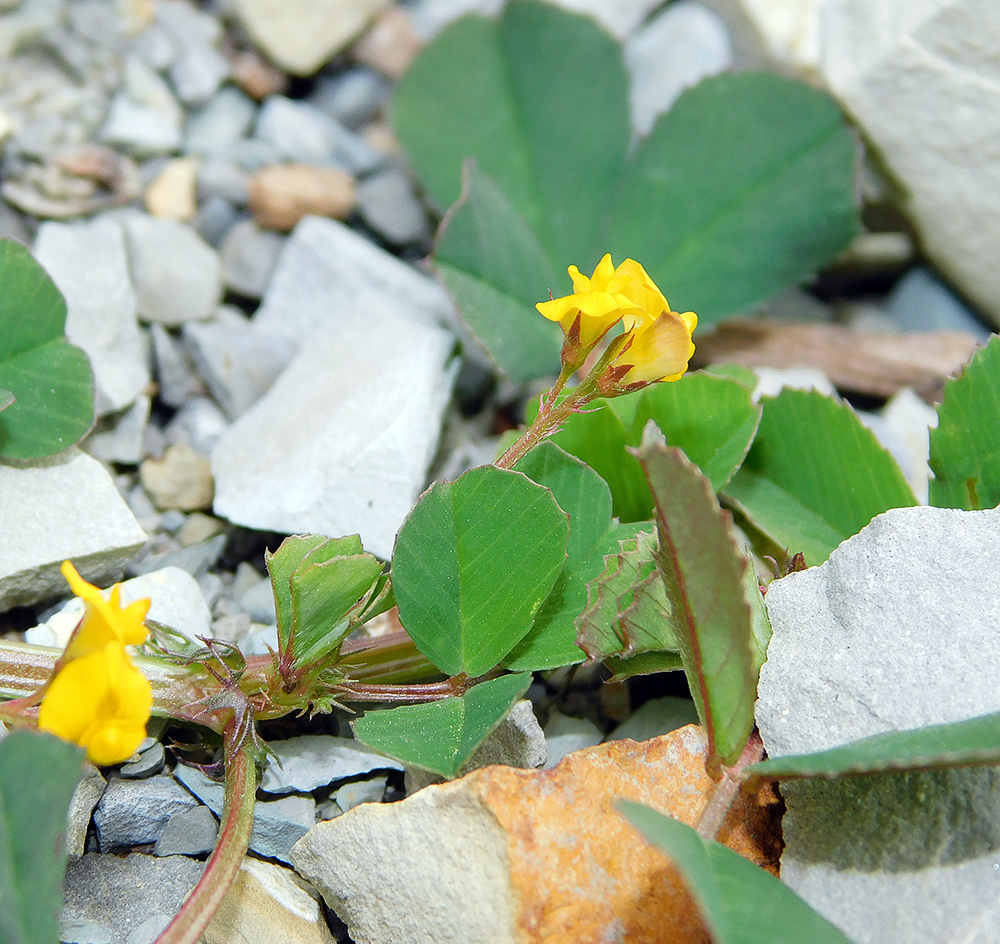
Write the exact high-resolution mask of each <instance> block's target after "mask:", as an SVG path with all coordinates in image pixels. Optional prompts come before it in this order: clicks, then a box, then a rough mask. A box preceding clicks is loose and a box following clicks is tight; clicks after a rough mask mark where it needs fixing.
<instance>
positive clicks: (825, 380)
mask: <svg viewBox="0 0 1000 944" xmlns="http://www.w3.org/2000/svg"><path fill="white" fill-rule="evenodd" d="M754 373H755V374H756V375H757V377H758V378H759V379H758V380H757V386H756V387H755V388H754V391H753V400H754V403H758V402H759V401H760V399H761V397H776V396H777V395H778V394H779V393H780V392H781V391H782V390H784V389H785V388H786V387H790V388H791V389H793V390H818V391H819V392H820V393H825V394H826V395H827V396H828V397H835V396H836V395H837V390H836V388H835V387H834V386H833V384H832V383H830V379H829V377H827V376H826V374H824V373H823V371H821V370H817V369H816V368H815V367H786V368H778V367H755V368H754Z"/></svg>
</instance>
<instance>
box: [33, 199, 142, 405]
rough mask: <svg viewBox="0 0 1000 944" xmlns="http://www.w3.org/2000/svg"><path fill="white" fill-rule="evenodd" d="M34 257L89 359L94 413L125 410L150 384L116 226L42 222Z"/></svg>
mask: <svg viewBox="0 0 1000 944" xmlns="http://www.w3.org/2000/svg"><path fill="white" fill-rule="evenodd" d="M34 256H35V258H36V259H37V260H38V262H39V263H40V264H41V265H42V266H43V267H44V268H45V271H46V272H48V274H49V275H50V276H51V277H52V281H53V282H55V283H56V286H57V287H58V288H59V291H60V292H62V294H63V297H64V298H65V299H66V307H67V315H66V337H67V338H68V339H69V340H70V341H71V342H72V343H73V344H76V345H77V346H79V347H81V348H83V350H84V351H86V352H87V356H88V357H89V358H90V364H91V367H92V368H93V370H94V382H95V385H96V404H95V405H96V409H97V412H98V414H103V413H111V412H115V411H117V410H121V409H124V408H125V407H127V406H128V405H129V404H131V403H132V402H133V401H134V400H135V399H136V397H137V396H139V394H140V393H141V392H142V391H143V390H144V389H145V387H146V385H147V384H148V383H149V365H148V351H147V347H148V346H147V342H146V338H145V336H144V335H143V333H142V331H141V330H140V329H139V324H138V322H137V321H136V310H137V302H136V296H135V292H134V290H133V288H132V281H131V278H130V276H129V270H128V260H127V255H126V250H125V238H124V235H123V233H122V230H121V228H120V227H119V226H118V225H117V224H116V223H114V222H112V221H110V220H106V219H97V220H94V221H93V222H90V223H43V224H42V225H41V226H40V227H39V229H38V235H37V237H36V239H35V246H34Z"/></svg>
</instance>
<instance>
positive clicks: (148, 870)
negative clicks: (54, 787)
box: [62, 853, 205, 944]
mask: <svg viewBox="0 0 1000 944" xmlns="http://www.w3.org/2000/svg"><path fill="white" fill-rule="evenodd" d="M204 869H205V863H204V862H196V861H195V860H194V859H189V858H187V857H186V856H169V857H167V858H163V859H158V858H155V857H153V856H148V855H139V854H136V853H133V854H132V855H129V856H125V857H124V858H122V857H120V856H116V855H95V854H93V853H88V854H87V855H85V856H84V857H83V858H82V859H77V860H76V861H73V862H70V863H69V866H68V867H67V869H66V885H65V889H66V893H65V900H64V904H63V911H62V921H63V922H64V923H65V922H74V923H76V924H78V925H79V924H83V923H84V922H86V923H90V924H93V925H96V926H98V927H106V928H109V929H110V930H111V931H112V932H113V934H114V937H112V938H110V939H109V940H111V941H114V942H116V944H122V942H125V941H127V940H128V939H129V936H130V935H131V934H132V933H133V932H134V931H136V930H137V929H138V928H139V927H140V926H141V925H143V924H145V923H146V922H147V921H150V920H151V919H152V918H153V917H156V916H161V917H163V918H166V919H167V920H169V919H171V918H173V916H174V915H175V914H177V912H178V911H179V910H180V907H181V905H182V904H183V903H184V899H185V898H187V896H188V894H189V892H190V891H191V889H192V888H194V886H195V884H196V883H197V881H198V879H199V878H201V873H202V872H203V871H204Z"/></svg>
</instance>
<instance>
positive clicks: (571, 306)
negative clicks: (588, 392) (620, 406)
mask: <svg viewBox="0 0 1000 944" xmlns="http://www.w3.org/2000/svg"><path fill="white" fill-rule="evenodd" d="M618 268H619V269H621V266H619V267H618ZM567 271H568V272H569V276H570V278H571V279H572V280H573V294H572V295H564V296H563V297H562V298H553V299H551V300H550V301H547V302H539V303H538V304H537V305H535V307H536V308H537V309H538V310H539V312H541V314H542V315H544V316H545V317H546V318H548V319H549V321H558V322H559V324H560V325H561V326H562V329H563V332H564V333H565V335H566V337H567V339H568V340H569V341H570V343H571V344H574V345H577V346H578V347H579V349H580V350H581V351H584V352H586V351H589V350H590V349H591V348H592V347H593V346H594V345H595V344H597V342H598V341H600V340H601V338H603V337H604V335H606V334H607V333H608V331H610V330H611V328H613V327H614V326H615V325H616V324H618V322H619V321H621V320H622V318H623V317H625V316H626V315H629V316H633V317H635V318H638V317H640V316H641V315H642V313H643V312H642V309H641V308H640V307H638V306H637V305H636V303H635V302H634V301H633V300H632V298H630V297H629V295H628V294H626V293H625V291H624V289H627V288H629V287H630V286H631V285H632V283H633V281H634V277H633V275H632V274H631V272H629V273H627V274H626V275H624V276H623V277H621V278H619V277H618V274H617V270H616V269H615V268H614V265H613V263H612V262H611V253H606V254H605V256H604V258H603V259H601V261H600V262H599V263H597V268H596V269H594V274H593V275H592V276H591V277H590V278H589V279H588V278H587V276H585V275H582V274H581V273H580V270H579V269H578V268H577V267H576V266H575V265H571V266H570V267H569V269H568V270H567ZM650 284H652V283H650Z"/></svg>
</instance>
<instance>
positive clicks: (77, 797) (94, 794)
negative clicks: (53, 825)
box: [66, 761, 107, 859]
mask: <svg viewBox="0 0 1000 944" xmlns="http://www.w3.org/2000/svg"><path fill="white" fill-rule="evenodd" d="M106 786H107V781H106V780H105V779H104V777H103V776H102V775H101V772H100V771H99V770H98V769H97V768H96V767H95V766H94V765H93V764H91V763H90V762H89V761H87V762H85V763H84V765H83V777H82V778H81V779H80V782H79V783H78V784H77V785H76V789H75V790H74V791H73V797H72V799H71V800H70V801H69V813H68V815H67V817H66V854H67V855H68V856H69V857H70V859H79V858H80V856H82V855H83V852H84V849H85V848H86V845H87V830H88V829H89V828H90V817H91V816H92V815H93V813H94V807H95V806H97V804H98V801H99V800H100V799H101V796H102V794H103V793H104V788H105V787H106Z"/></svg>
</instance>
